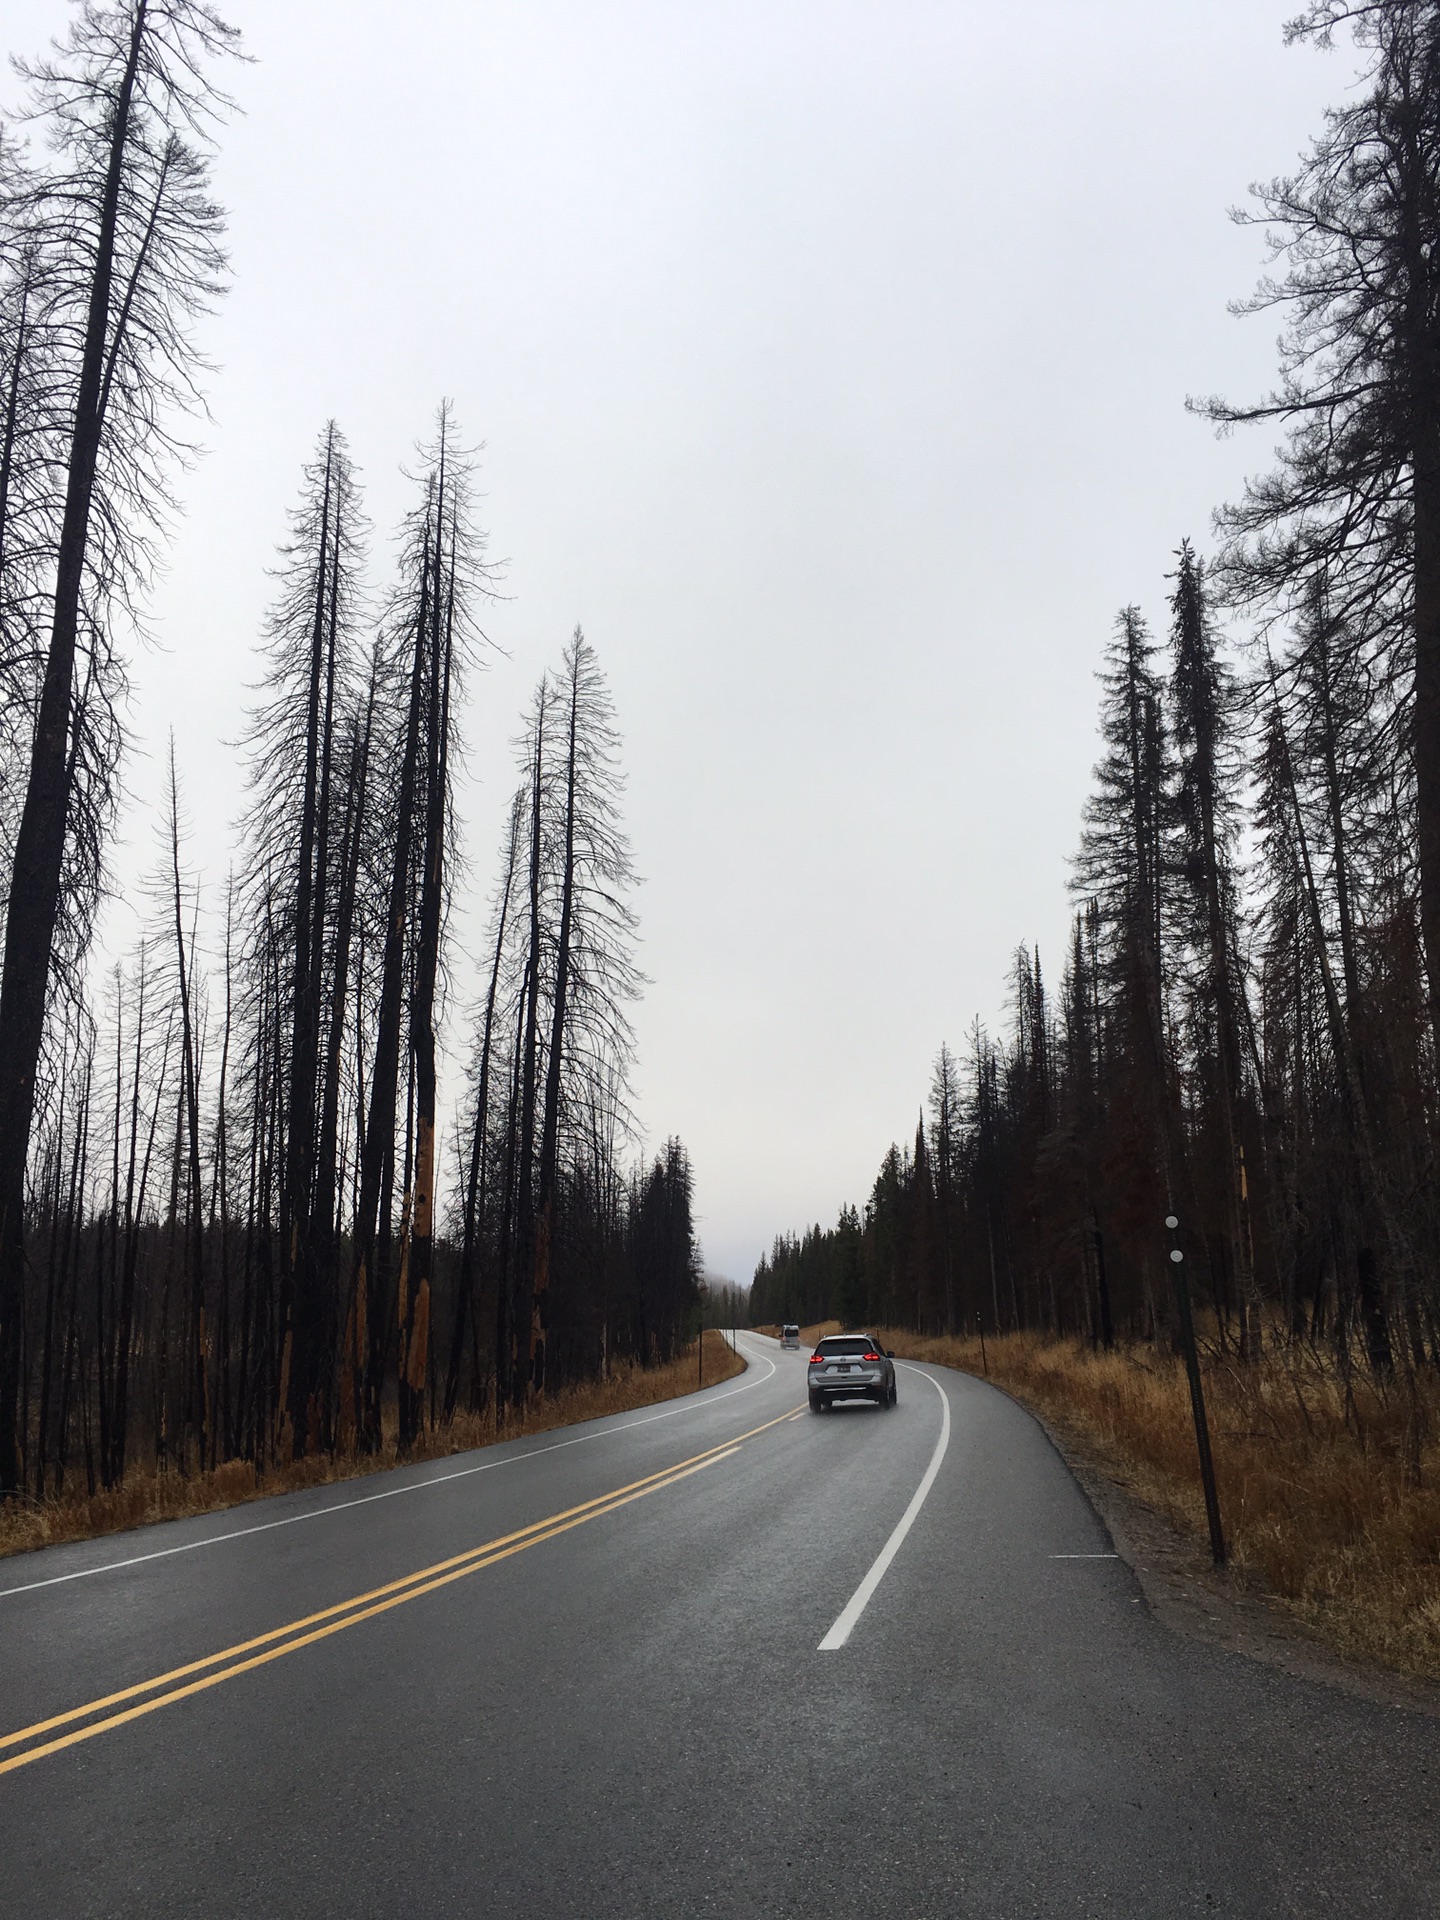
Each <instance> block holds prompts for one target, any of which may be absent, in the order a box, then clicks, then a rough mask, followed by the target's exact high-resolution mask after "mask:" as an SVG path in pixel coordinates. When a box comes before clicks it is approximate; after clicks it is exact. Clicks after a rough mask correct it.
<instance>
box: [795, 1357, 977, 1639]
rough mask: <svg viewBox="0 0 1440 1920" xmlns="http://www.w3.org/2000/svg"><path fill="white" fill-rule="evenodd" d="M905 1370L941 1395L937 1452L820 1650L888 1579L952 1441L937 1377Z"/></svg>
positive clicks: (850, 1626)
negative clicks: (896, 1524)
mask: <svg viewBox="0 0 1440 1920" xmlns="http://www.w3.org/2000/svg"><path fill="white" fill-rule="evenodd" d="M902 1364H903V1363H902ZM905 1371H906V1373H913V1374H915V1375H917V1376H918V1378H920V1379H921V1380H928V1381H929V1382H930V1385H931V1386H932V1387H934V1389H935V1391H936V1393H938V1394H939V1396H940V1438H939V1439H938V1440H937V1441H936V1442H935V1451H934V1453H932V1454H931V1456H930V1464H929V1466H928V1467H926V1469H925V1472H924V1475H923V1476H922V1478H921V1481H920V1484H919V1486H918V1487H917V1488H916V1489H915V1492H914V1494H913V1495H912V1496H911V1500H910V1504H909V1506H908V1507H906V1509H905V1511H904V1513H902V1514H901V1516H900V1523H899V1525H898V1526H897V1527H896V1529H895V1531H894V1532H893V1533H892V1534H891V1536H890V1538H889V1539H888V1540H887V1541H886V1542H885V1544H884V1546H883V1547H882V1548H881V1549H880V1551H879V1553H878V1554H877V1555H876V1557H875V1564H874V1566H872V1567H871V1569H870V1571H869V1572H868V1573H867V1574H866V1576H865V1578H864V1579H863V1580H862V1581H861V1582H860V1584H859V1586H858V1587H857V1588H856V1589H855V1591H854V1593H853V1594H852V1595H851V1596H850V1599H849V1601H848V1602H847V1603H846V1606H845V1609H844V1611H843V1612H842V1613H841V1615H840V1618H839V1619H838V1620H837V1621H836V1622H835V1624H834V1626H833V1627H831V1629H830V1631H829V1632H828V1633H827V1634H826V1636H825V1638H824V1639H823V1640H822V1641H821V1642H820V1644H819V1646H818V1647H817V1648H816V1649H815V1651H816V1652H817V1653H838V1652H839V1651H840V1649H841V1647H843V1646H844V1644H845V1642H846V1641H847V1640H848V1639H849V1638H850V1635H851V1634H852V1633H853V1632H854V1630H855V1626H856V1623H857V1622H858V1620H859V1618H860V1616H861V1614H862V1613H864V1611H865V1609H866V1607H868V1606H869V1604H870V1601H871V1598H872V1597H873V1595H874V1592H875V1589H876V1588H877V1587H878V1586H879V1584H880V1582H881V1581H882V1580H883V1579H884V1578H885V1575H886V1572H887V1571H888V1569H889V1566H890V1562H891V1561H892V1560H893V1559H894V1558H895V1556H896V1554H897V1553H898V1552H899V1551H900V1548H901V1546H902V1545H903V1543H904V1540H905V1536H906V1534H907V1533H909V1531H910V1529H911V1527H913V1526H914V1524H915V1519H916V1516H917V1514H918V1513H919V1511H920V1509H921V1507H923V1506H924V1504H925V1499H926V1495H927V1494H928V1493H929V1491H930V1489H931V1487H933V1486H934V1484H935V1476H936V1474H937V1473H939V1471H940V1462H941V1461H942V1460H943V1459H944V1458H945V1449H946V1448H947V1447H948V1446H949V1444H950V1399H949V1395H948V1394H947V1393H946V1391H945V1389H944V1388H943V1387H942V1386H941V1384H940V1382H939V1381H938V1380H935V1379H933V1378H931V1376H930V1375H929V1374H928V1373H921V1372H920V1369H919V1368H918V1367H906V1368H905Z"/></svg>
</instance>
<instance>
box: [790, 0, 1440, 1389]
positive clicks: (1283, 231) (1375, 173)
mask: <svg viewBox="0 0 1440 1920" xmlns="http://www.w3.org/2000/svg"><path fill="white" fill-rule="evenodd" d="M1345 23H1348V26H1349V29H1350V31H1351V33H1352V34H1353V38H1354V40H1355V42H1356V43H1357V44H1358V47H1359V48H1360V50H1361V53H1362V55H1363V57H1364V61H1365V72H1364V76H1363V80H1362V82H1361V84H1360V85H1359V86H1358V87H1357V88H1356V89H1355V90H1354V91H1353V93H1351V94H1350V95H1349V96H1348V97H1347V104H1346V105H1345V106H1343V107H1342V108H1339V109H1337V110H1335V111H1334V112H1333V113H1331V114H1330V115H1328V116H1327V120H1326V124H1325V129H1324V132H1323V133H1322V135H1321V136H1320V138H1319V139H1318V140H1317V141H1316V143H1315V145H1314V147H1313V149H1312V151H1311V153H1310V154H1309V155H1308V157H1307V158H1306V159H1305V161H1304V163H1303V165H1302V168H1301V170H1300V172H1299V173H1298V174H1297V175H1296V176H1295V177H1294V178H1293V179H1288V180H1281V181H1277V182H1275V183H1273V184H1272V185H1271V186H1269V187H1267V188H1265V189H1263V190H1261V191H1260V192H1259V204H1258V207H1257V210H1256V212H1255V214H1254V218H1255V220H1256V221H1257V222H1258V223H1260V224H1262V225H1263V226H1265V227H1266V228H1267V229H1268V230H1269V231H1270V233H1271V235H1272V236H1273V237H1274V239H1275V240H1276V242H1277V251H1278V257H1279V259H1280V260H1281V261H1282V262H1283V266H1284V272H1283V275H1281V276H1280V277H1277V278H1276V279H1275V280H1273V281H1267V282H1266V283H1265V284H1264V285H1263V286H1262V288H1261V290H1260V292H1259V294H1258V295H1257V297H1256V299H1255V301H1254V302H1253V306H1254V307H1255V308H1257V309H1265V310H1269V309H1275V310H1277V311H1278V312H1279V314H1280V315H1281V316H1282V321H1283V326H1284V329H1285V330H1284V333H1283V335H1282V341H1281V351H1282V366H1281V379H1280V383H1279V386H1278V388H1277V391H1276V393H1275V394H1274V395H1273V396H1272V397H1271V398H1270V399H1269V400H1267V401H1266V402H1264V403H1263V404H1261V405H1258V406H1253V407H1234V406H1230V405H1228V404H1227V403H1225V402H1223V401H1219V400H1211V401H1206V402H1201V403H1195V410H1196V411H1198V412H1199V413H1201V414H1202V415H1204V416H1206V417H1208V418H1209V419H1211V420H1212V421H1214V422H1216V423H1217V424H1219V425H1220V426H1221V427H1228V426H1230V425H1232V424H1237V423H1240V422H1244V421H1260V422H1264V423H1267V424H1269V423H1273V424H1274V426H1275V428H1276V430H1278V431H1282V432H1283V434H1284V440H1283V445H1282V446H1281V449H1280V452H1279V457H1278V463H1277V464H1276V466H1275V467H1274V469H1273V470H1272V471H1271V472H1270V473H1269V474H1268V475H1266V476H1264V477H1263V478H1261V479H1259V480H1257V481H1255V482H1253V483H1252V484H1251V485H1250V487H1249V489H1248V491H1247V492H1246V494H1245V497H1244V499H1243V500H1242V501H1241V503H1240V504H1239V505H1238V506H1233V507H1227V508H1225V509H1224V510H1223V511H1222V512H1221V513H1220V514H1218V515H1217V551H1216V555H1215V557H1214V559H1213V560H1212V562H1211V563H1210V565H1209V566H1208V567H1206V566H1204V565H1202V563H1201V560H1200V558H1199V556H1198V555H1197V554H1196V553H1195V552H1194V551H1193V550H1192V548H1191V547H1190V545H1189V544H1188V543H1183V544H1182V545H1181V547H1180V549H1179V552H1178V556H1177V560H1176V566H1175V571H1174V573H1173V575H1172V582H1173V592H1172V595H1171V598H1170V603H1169V610H1168V621H1167V632H1166V635H1165V642H1164V645H1163V646H1158V645H1157V644H1156V642H1155V640H1154V639H1153V638H1152V635H1151V632H1150V630H1149V629H1148V627H1147V625H1146V622H1145V621H1144V619H1143V618H1142V616H1141V614H1140V613H1139V612H1138V611H1137V609H1136V608H1134V607H1126V608H1125V609H1124V610H1123V611H1122V612H1121V614H1120V615H1119V617H1118V619H1117V621H1116V626H1115V632H1114V637H1113V639H1112V641H1111V643H1110V647H1109V651H1108V654H1107V657H1106V662H1105V668H1104V671H1103V673H1102V675H1101V685H1102V689H1103V694H1102V706H1101V732H1102V738H1103V743H1104V746H1103V757H1102V759H1101V761H1100V763H1099V765H1098V767H1097V769H1096V774H1095V788H1094V792H1093V794H1092V797H1091V799H1090V801H1089V803H1088V805H1087V808H1086V813H1085V821H1084V829H1083V832H1082V835H1081V840H1080V848H1079V852H1078V855H1077V858H1076V861H1075V867H1074V894H1075V900H1076V909H1077V910H1076V914H1075V919H1074V924H1073V928H1072V931H1071V935H1070V940H1069V947H1068V951H1067V952H1066V953H1065V955H1064V956H1063V957H1062V962H1063V963H1062V965H1061V966H1060V967H1059V968H1058V969H1057V971H1058V983H1057V982H1050V983H1047V981H1046V979H1045V977H1044V976H1043V975H1042V971H1041V963H1040V956H1039V955H1038V954H1036V953H1031V952H1027V951H1026V950H1025V949H1023V948H1022V949H1021V950H1020V951H1019V952H1018V954H1017V955H1016V958H1015V962H1014V967H1013V970H1012V975H1011V995H1010V1003H1011V1017H1010V1024H1009V1028H1008V1031H1007V1032H1006V1034H1005V1035H1004V1036H1003V1037H1002V1038H1000V1039H995V1038H992V1037H991V1036H990V1035H989V1034H987V1033H986V1032H985V1031H984V1030H983V1029H982V1028H980V1027H979V1026H978V1025H977V1026H975V1027H974V1028H973V1029H972V1031H971V1034H970V1037H969V1042H968V1046H967V1048H966V1051H965V1054H964V1057H963V1058H962V1059H961V1060H956V1059H955V1058H954V1057H953V1056H952V1055H951V1053H950V1052H949V1051H948V1049H942V1050H941V1053H940V1056H939V1059H938V1061H937V1063H936V1067H935V1073H934V1080H933V1084H932V1087H931V1090H930V1099H929V1109H928V1114H927V1115H925V1116H924V1117H922V1120H921V1123H920V1125H919V1127H918V1128H917V1130H916V1134H915V1137H914V1142H913V1145H907V1146H906V1147H904V1148H900V1147H893V1148H892V1149H891V1151H890V1152H889V1154H887V1156H886V1157H885V1160H884V1163H883V1165H882V1166H881V1169H880V1172H879V1175H878V1178H877V1179H876V1182H875V1186H874V1188H873V1191H872V1193H871V1195H870V1198H869V1200H868V1202H867V1204H866V1206H865V1208H864V1210H863V1212H856V1211H855V1210H853V1209H847V1210H846V1211H845V1212H844V1213H842V1215H841V1217H840V1220H839V1222H838V1224H837V1225H836V1226H835V1227H833V1228H831V1229H828V1230H821V1229H819V1228H815V1229H812V1230H811V1231H810V1232H809V1233H808V1234H807V1235H806V1236H805V1237H804V1239H801V1240H797V1239H793V1238H789V1239H781V1240H779V1241H777V1242H776V1245H775V1248H774V1250H773V1252H772V1253H771V1255H770V1256H769V1258H768V1259H765V1260H763V1261H762V1262H761V1264H760V1266H759V1269H758V1270H757V1273H756V1276H755V1286H754V1295H753V1301H752V1311H753V1313H754V1316H755V1319H756V1320H757V1321H760V1322H765V1321H774V1320H779V1319H782V1318H792V1319H799V1320H816V1319H820V1318H824V1317H829V1316H831V1315H836V1316H838V1317H840V1318H841V1319H844V1320H849V1321H865V1320H875V1321H882V1322H888V1323H891V1324H895V1325H907V1326H912V1327H916V1328H920V1329H924V1330H927V1331H929V1330H942V1329H973V1328H974V1327H975V1326H976V1325H977V1323H978V1325H979V1326H980V1327H982V1328H985V1329H1009V1328H1046V1329H1050V1330H1052V1331H1055V1332H1060V1333H1069V1334H1079V1335H1081V1336H1083V1337H1085V1338H1087V1339H1090V1340H1093V1341H1095V1342H1097V1343H1101V1344H1108V1343H1110V1342H1111V1341H1112V1340H1114V1339H1116V1338H1118V1337H1119V1336H1121V1335H1128V1336H1140V1337H1145V1338H1150V1337H1155V1338H1159V1339H1162V1340H1166V1339H1169V1338H1170V1337H1171V1335H1172V1333H1173V1325H1174V1322H1173V1306H1172V1286H1171V1273H1170V1263H1169V1252H1170V1248H1171V1236H1170V1234H1169V1232H1168V1230H1167V1227H1166V1219H1167V1216H1171V1215H1173V1216H1176V1217H1178V1219H1179V1222H1180V1227H1179V1245H1180V1247H1181V1249H1182V1250H1183V1251H1184V1252H1185V1253H1186V1255H1187V1268H1186V1270H1187V1272H1188V1273H1189V1275H1190V1279H1191V1284H1192V1286H1193V1287H1194V1288H1195V1290H1196V1292H1197V1293H1198V1295H1199V1296H1200V1298H1201V1301H1202V1304H1204V1305H1206V1306H1208V1307H1209V1309H1211V1311H1212V1314H1213V1325H1214V1336H1213V1337H1214V1339H1215V1340H1216V1341H1217V1342H1218V1344H1219V1345H1220V1346H1221V1347H1222V1348H1224V1349H1225V1350H1226V1351H1228V1352H1229V1353H1231V1354H1232V1355H1236V1356H1240V1357H1242V1358H1243V1357H1244V1356H1247V1355H1249V1354H1252V1353H1254V1352H1255V1351H1256V1349H1257V1347H1258V1346H1259V1344H1260V1343H1261V1342H1262V1340H1265V1339H1269V1338H1271V1337H1272V1336H1274V1337H1278V1338H1280V1339H1282V1340H1303V1341H1313V1342H1322V1343H1326V1345H1327V1347H1328V1348H1329V1349H1330V1350H1331V1351H1333V1353H1334V1354H1335V1355H1336V1356H1337V1357H1338V1358H1339V1360H1340V1362H1341V1364H1342V1366H1348V1365H1350V1364H1360V1365H1364V1366H1366V1367H1368V1368H1369V1369H1370V1370H1372V1372H1373V1373H1374V1374H1375V1375H1376V1376H1377V1377H1379V1378H1382V1379H1388V1378H1397V1377H1398V1378H1402V1379H1403V1378H1413V1377H1414V1371H1413V1370H1415V1369H1419V1368H1424V1367H1433V1366H1434V1365H1435V1364H1436V1362H1437V1360H1440V1190H1437V1182H1436V1128H1437V1123H1440V1115H1437V1083H1436V1063H1437V1033H1440V7H1437V6H1435V5H1418V4H1402V3H1401V0H1383V3H1382V4H1377V5H1367V6H1363V7H1345V6H1341V5H1339V4H1333V5H1332V4H1324V5H1316V6H1312V7H1310V8H1309V9H1307V10H1306V12H1305V14H1304V15H1303V17H1302V19H1301V20H1300V21H1299V22H1298V23H1296V25H1295V26H1294V27H1293V28H1292V33H1293V34H1294V35H1296V36H1297V37H1301V38H1311V39H1316V40H1319V41H1321V42H1322V43H1324V42H1328V40H1329V38H1330V36H1331V34H1332V32H1334V31H1337V30H1339V29H1340V28H1341V26H1342V25H1343V24H1345ZM1221 615H1224V616H1225V617H1226V618H1227V620H1228V622H1229V623H1230V624H1229V626H1228V628H1227V633H1226V636H1225V644H1223V645H1222V636H1221V633H1220V630H1219V625H1218V622H1219V618H1220V616H1221Z"/></svg>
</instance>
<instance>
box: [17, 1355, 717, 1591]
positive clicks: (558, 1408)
mask: <svg viewBox="0 0 1440 1920" xmlns="http://www.w3.org/2000/svg"><path fill="white" fill-rule="evenodd" d="M744 1371H745V1362H744V1361H743V1360H742V1359H741V1358H740V1357H739V1356H738V1355H737V1354H735V1353H733V1352H732V1351H731V1349H730V1347H729V1345H728V1343H727V1342H726V1340H725V1337H724V1335H723V1334H720V1333H713V1332H711V1333H707V1334H706V1335H705V1385H706V1386H707V1387H713V1386H715V1385H717V1384H718V1383H719V1382H720V1381H722V1380H729V1379H732V1378H733V1377H734V1375H736V1374H737V1373H743V1372H744ZM695 1378H696V1355H695V1349H694V1347H691V1348H689V1349H688V1351H687V1352H686V1353H685V1354H682V1356H681V1357H680V1358H679V1359H678V1360H675V1361H673V1362H672V1363H671V1364H670V1365H669V1366H664V1367H639V1366H635V1365H633V1364H631V1363H629V1362H624V1363H622V1364H621V1365H619V1366H616V1367H613V1368H612V1369H611V1370H610V1374H609V1377H608V1378H607V1379H604V1380H591V1381H585V1382H583V1383H582V1384H581V1385H579V1386H575V1387H566V1388H565V1389H564V1390H563V1391H561V1392H560V1393H555V1394H548V1395H546V1396H545V1398H544V1399H541V1400H537V1401H536V1402H535V1403H534V1405H533V1406H530V1407H527V1408H526V1409H525V1412H524V1414H523V1415H512V1416H511V1418H510V1419H508V1420H507V1421H506V1423H505V1425H504V1427H503V1428H501V1429H500V1430H499V1431H497V1429H496V1425H495V1419H494V1416H493V1414H468V1413H466V1414H457V1416H456V1418H455V1420H454V1421H453V1422H452V1424H451V1425H450V1426H448V1427H435V1428H432V1429H430V1430H429V1431H427V1432H426V1433H423V1434H422V1435H421V1436H420V1440H419V1442H418V1444H417V1445H416V1446H414V1447H412V1448H411V1450H410V1451H409V1453H407V1454H406V1455H405V1460H406V1462H407V1463H408V1462H410V1461H415V1460H438V1459H442V1458H445V1457H446V1456H448V1455H450V1454H453V1453H465V1452H468V1451H469V1450H470V1449H471V1448H473V1447H487V1446H493V1445H494V1444H495V1442H496V1441H497V1440H515V1439H518V1438H520V1437H521V1436H522V1435H524V1434H527V1433H546V1432H548V1431H549V1430H550V1429H551V1428H552V1427H570V1426H575V1425H577V1424H578V1423H579V1422H580V1421H582V1420H598V1419H600V1418H601V1416H602V1415H604V1414H607V1413H628V1412H630V1411H631V1409H632V1408H635V1407H648V1406H651V1405H653V1404H654V1403H655V1402H656V1401H657V1400H673V1399H675V1398H677V1397H678V1396H679V1395H680V1394H685V1393H693V1392H694V1390H695ZM397 1464H398V1462H397V1456H396V1451H395V1445H394V1440H393V1437H391V1438H390V1440H389V1442H388V1444H387V1445H386V1447H385V1449H384V1451H383V1452H381V1453H378V1454H348V1455H347V1454H340V1455H335V1456H331V1455H329V1454H324V1455H321V1456H319V1457H318V1458H315V1459H309V1460H298V1461H295V1462H294V1463H293V1464H291V1465H289V1466H286V1467H275V1468H272V1469H271V1470H270V1471H268V1472H267V1473H264V1474H257V1473H256V1471H255V1469H254V1467H253V1466H252V1465H251V1464H250V1463H249V1461H246V1460H228V1461H226V1462H225V1463H224V1464H223V1465H222V1466H219V1467H216V1468H214V1469H213V1471H211V1472H208V1473H198V1474H192V1475H188V1476H187V1475H183V1474H179V1473H159V1474H157V1473H156V1472H154V1471H153V1469H152V1470H149V1471H146V1470H145V1469H142V1468H139V1467H136V1468H132V1469H131V1471H130V1472H129V1473H127V1474H126V1476H125V1479H124V1481H123V1483H122V1484H121V1485H120V1486H118V1487H114V1488H112V1489H110V1490H109V1491H108V1492H100V1493H95V1494H93V1495H87V1494H85V1493H84V1492H83V1491H81V1492H74V1493H71V1492H67V1493H66V1494H65V1495H63V1496H62V1497H61V1498H59V1499H54V1500H47V1501H45V1502H44V1503H43V1505H36V1504H28V1505H27V1504H23V1503H14V1504H12V1505H9V1506H5V1507H0V1555H4V1554H11V1553H26V1552H29V1551H31V1550H33V1549H34V1548H36V1547H48V1546H54V1545H56V1544H58V1543H59V1542H60V1541H62V1540H89V1539H93V1538H94V1537H95V1536H97V1535H99V1534H105V1533H120V1532H122V1531H123V1530H124V1529H125V1528H127V1527H140V1526H145V1525H147V1524H148V1523H149V1522H151V1521H152V1520H178V1519H182V1518H184V1517H185V1516H186V1515H188V1514H196V1513H216V1512H218V1511H219V1510H220V1509H221V1508H223V1507H233V1506H238V1505H240V1504H241V1503H242V1502H243V1501H246V1500H258V1499H263V1498H264V1497H265V1496H266V1495H267V1494H272V1493H289V1492H291V1491H293V1490H294V1489H295V1488H297V1487H316V1486H324V1485H327V1484H328V1483H330V1482H331V1481H335V1480H351V1479H356V1478H359V1477H361V1476H363V1475H365V1474H371V1473H383V1472H384V1471H385V1470H386V1468H388V1467H393V1466H395V1465H397Z"/></svg>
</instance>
